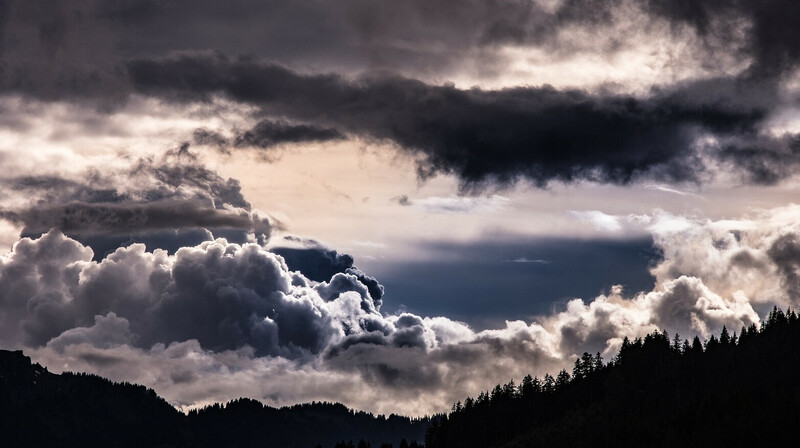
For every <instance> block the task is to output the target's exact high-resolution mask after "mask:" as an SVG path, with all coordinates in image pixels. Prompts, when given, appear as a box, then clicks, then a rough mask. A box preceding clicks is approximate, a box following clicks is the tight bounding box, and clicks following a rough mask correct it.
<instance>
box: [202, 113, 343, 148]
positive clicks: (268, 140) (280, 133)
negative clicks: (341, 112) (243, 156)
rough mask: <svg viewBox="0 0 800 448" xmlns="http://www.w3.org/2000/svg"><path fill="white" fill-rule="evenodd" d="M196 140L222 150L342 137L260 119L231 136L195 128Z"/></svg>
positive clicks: (306, 126)
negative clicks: (246, 128)
mask: <svg viewBox="0 0 800 448" xmlns="http://www.w3.org/2000/svg"><path fill="white" fill-rule="evenodd" d="M192 137H193V140H194V142H195V143H197V144H200V145H208V146H214V147H216V148H218V149H219V150H221V151H223V152H227V151H229V148H230V147H234V148H245V149H246V148H256V149H271V148H274V147H275V146H279V145H282V144H288V143H309V142H315V143H319V142H330V141H334V140H342V139H344V135H342V134H341V133H340V132H339V131H337V130H336V129H333V128H326V127H320V126H314V125H309V124H291V123H288V122H286V121H272V120H262V121H259V122H258V123H257V124H256V125H255V126H253V127H252V128H251V129H249V130H246V131H237V132H235V135H234V136H233V137H231V138H226V137H225V136H223V135H222V134H220V133H218V132H215V131H212V130H209V129H204V128H201V129H196V130H195V131H194V132H193V133H192Z"/></svg>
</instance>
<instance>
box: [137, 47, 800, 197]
mask: <svg viewBox="0 0 800 448" xmlns="http://www.w3.org/2000/svg"><path fill="white" fill-rule="evenodd" d="M129 69H130V73H131V76H132V78H133V80H134V83H135V85H136V86H137V87H138V88H139V89H140V91H142V92H147V93H150V94H154V95H161V96H164V97H166V98H171V99H177V100H187V99H188V100H199V99H203V98H206V97H208V96H210V95H215V94H223V95H226V96H228V97H230V98H233V99H235V100H237V101H242V102H246V103H250V104H255V105H258V106H260V107H261V108H262V109H263V110H264V111H265V112H268V113H271V114H277V115H283V116H289V117H292V118H296V119H299V120H304V121H311V122H319V123H322V124H324V125H329V126H332V127H335V128H337V129H341V130H343V131H345V132H348V133H352V134H355V135H362V136H364V137H367V138H374V139H380V140H388V141H391V142H395V143H397V144H398V145H399V146H400V147H401V148H403V149H405V150H407V151H409V152H411V153H412V154H415V155H417V156H419V157H421V161H420V164H419V174H420V175H421V176H422V177H427V176H431V175H434V174H436V173H453V174H456V175H457V176H459V178H460V179H462V181H463V183H464V185H465V186H466V187H470V186H479V185H480V184H481V183H483V182H487V181H495V182H500V183H506V182H510V181H513V180H516V179H519V178H526V179H529V180H531V181H533V182H534V183H536V184H538V185H541V186H543V185H546V184H547V183H549V182H551V181H564V182H570V181H574V180H583V179H588V180H594V181H598V182H612V183H627V182H630V181H631V180H633V179H635V178H637V176H652V177H656V178H660V179H664V180H669V181H695V182H696V181H701V180H705V179H706V178H708V177H709V171H710V170H712V169H713V168H717V167H715V166H712V167H709V166H706V165H707V164H708V163H709V162H707V161H706V158H710V159H711V162H710V163H712V164H723V165H725V166H733V167H735V168H736V169H737V170H738V172H739V173H740V174H741V175H742V176H743V177H744V178H745V179H746V180H747V181H752V182H756V183H774V182H776V181H778V180H780V179H782V178H784V177H785V176H787V175H789V174H790V173H791V167H793V166H795V165H796V163H797V162H798V160H797V156H796V153H797V151H796V148H797V146H798V137H797V136H796V135H784V136H780V137H775V136H772V135H771V134H769V133H767V132H766V130H765V129H764V128H763V126H764V120H765V119H766V118H768V117H769V115H770V113H771V111H772V108H773V107H775V106H776V105H777V104H779V103H780V101H779V100H778V95H777V93H776V91H775V86H774V85H772V84H770V83H768V82H761V81H752V80H744V79H717V80H712V81H699V82H696V83H687V84H684V85H681V86H678V87H673V88H669V89H662V90H658V91H654V92H653V93H652V95H651V96H649V97H646V98H637V97H633V96H625V95H602V94H591V93H588V92H585V91H580V90H567V91H564V90H556V89H553V88H551V87H546V86H545V87H538V88H533V87H530V88H529V87H520V88H509V89H503V90H497V91H485V90H480V89H472V90H459V89H456V88H453V87H448V86H432V85H428V84H424V83H422V82H420V81H416V80H412V79H407V78H401V77H398V76H392V75H388V74H376V75H370V76H365V77H362V78H359V79H357V80H353V81H351V80H346V79H344V78H342V77H339V76H336V75H301V74H298V73H296V72H293V71H291V70H288V69H286V68H283V67H281V66H278V65H274V64H265V63H256V62H251V61H247V60H241V59H237V60H229V59H227V58H225V57H224V56H221V55H205V56H203V55H187V56H181V57H175V58H170V59H162V60H140V61H136V62H132V63H131V64H130V66H129Z"/></svg>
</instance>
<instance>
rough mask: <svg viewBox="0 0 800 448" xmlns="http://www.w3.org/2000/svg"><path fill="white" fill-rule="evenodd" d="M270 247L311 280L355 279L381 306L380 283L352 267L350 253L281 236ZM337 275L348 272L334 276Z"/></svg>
mask: <svg viewBox="0 0 800 448" xmlns="http://www.w3.org/2000/svg"><path fill="white" fill-rule="evenodd" d="M270 250H271V251H272V252H274V253H276V254H278V255H280V256H282V257H283V258H284V260H285V261H286V264H287V266H288V267H289V269H291V270H294V271H298V272H301V273H303V275H305V276H306V277H308V278H309V279H310V280H313V281H316V282H325V281H327V280H329V279H338V281H339V282H341V281H343V279H346V278H347V279H349V278H354V279H356V280H357V281H358V282H360V283H361V284H363V285H364V286H366V287H367V291H368V293H369V296H370V300H371V302H372V303H373V304H374V306H375V307H376V308H380V306H381V303H382V298H383V293H384V288H383V285H381V284H380V283H378V280H377V279H375V278H374V277H370V276H368V275H367V274H365V273H363V272H362V271H361V270H360V269H358V268H357V267H356V266H355V264H354V263H355V259H354V258H353V256H352V255H349V254H343V253H339V252H337V251H336V250H334V249H330V248H328V247H326V246H325V245H323V244H322V243H320V242H318V241H315V240H310V239H302V238H298V237H292V236H284V238H283V239H282V240H281V241H276V242H273V243H272V244H271V245H270ZM337 274H347V275H345V276H339V277H337Z"/></svg>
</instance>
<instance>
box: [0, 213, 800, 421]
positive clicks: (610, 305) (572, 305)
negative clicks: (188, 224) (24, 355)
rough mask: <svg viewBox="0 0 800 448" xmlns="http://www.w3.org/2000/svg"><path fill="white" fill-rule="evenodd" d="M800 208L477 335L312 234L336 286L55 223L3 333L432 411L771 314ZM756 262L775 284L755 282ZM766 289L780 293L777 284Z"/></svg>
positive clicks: (10, 286) (176, 370)
mask: <svg viewBox="0 0 800 448" xmlns="http://www.w3.org/2000/svg"><path fill="white" fill-rule="evenodd" d="M796 208H797V207H793V208H790V209H786V210H775V211H770V212H765V213H764V214H763V215H762V216H759V217H757V218H758V221H754V222H758V223H760V224H762V225H760V226H758V225H749V226H748V225H745V224H746V222H745V221H742V226H741V227H739V228H738V229H735V228H736V227H737V226H733V227H731V225H730V224H729V223H725V224H724V226H723V225H721V224H720V223H714V222H709V221H693V222H692V225H691V227H688V228H685V229H683V230H670V231H663V232H661V233H659V234H656V235H655V238H656V244H657V245H658V247H659V248H660V249H661V250H662V251H663V253H664V260H663V261H662V262H661V263H659V264H658V265H656V266H655V267H654V268H653V271H654V274H656V276H657V279H658V282H657V284H656V286H655V288H654V289H653V290H652V291H644V292H636V293H633V294H631V295H627V294H625V293H624V292H623V290H622V287H619V286H615V287H613V288H611V291H610V292H609V293H607V294H603V295H600V296H598V297H595V298H593V299H591V300H588V301H584V300H581V299H574V300H571V301H569V302H568V303H567V304H566V307H565V309H564V310H563V311H560V312H557V313H554V314H551V315H546V316H541V317H539V318H537V319H536V320H534V321H532V322H529V323H526V322H522V321H509V322H506V324H505V326H504V327H500V328H497V329H489V330H484V331H479V332H478V331H475V330H473V329H471V328H470V327H469V326H468V325H466V324H464V323H461V322H457V321H454V320H452V319H448V318H446V317H433V318H427V317H421V316H417V315H415V314H412V313H407V312H406V313H399V314H396V315H387V314H382V313H381V312H380V311H379V310H378V308H377V307H376V306H375V302H374V301H373V300H372V298H371V295H370V290H369V287H368V285H367V284H365V283H364V282H362V280H361V279H360V278H359V277H358V276H357V275H355V274H353V273H352V271H348V268H346V267H345V266H346V265H348V264H349V260H348V259H346V257H345V256H342V255H340V254H338V253H336V252H335V251H330V250H327V251H326V250H324V248H322V247H319V246H318V245H315V244H314V243H313V242H308V241H303V240H296V241H295V243H296V246H299V247H301V248H306V250H309V251H310V252H307V253H300V255H301V256H299V260H300V261H307V260H311V259H314V260H317V261H318V262H319V260H320V257H322V258H326V259H327V260H328V261H327V263H328V264H327V265H325V263H323V265H324V266H328V267H327V269H329V270H330V271H329V272H333V274H332V275H331V277H330V278H328V279H327V280H324V281H314V280H311V279H309V278H308V277H306V276H305V275H303V274H302V273H301V272H299V271H292V270H290V267H289V266H287V264H286V263H285V260H284V258H283V257H282V256H280V255H277V254H275V253H273V252H270V251H269V250H267V249H265V248H264V247H262V246H259V245H257V244H244V245H238V244H232V243H228V242H226V241H224V240H216V241H213V242H203V243H201V244H200V245H198V246H195V247H184V248H182V249H180V250H178V251H177V252H176V253H175V254H173V255H170V254H168V253H166V252H165V251H160V250H159V251H155V252H147V251H145V250H144V247H143V246H142V245H132V246H130V247H127V248H120V249H117V250H116V251H115V252H114V253H113V254H111V255H109V256H108V257H106V258H105V259H103V260H102V261H100V262H97V261H92V252H91V250H90V249H89V248H87V247H85V246H83V245H82V244H80V243H79V242H77V241H75V240H73V239H70V238H68V237H66V236H64V235H63V234H62V233H60V232H58V231H51V232H48V233H47V234H45V235H43V236H42V237H41V238H39V239H27V238H24V239H22V240H20V241H19V242H18V243H17V244H16V245H15V246H14V248H13V250H12V252H10V253H9V254H7V255H6V256H5V257H3V259H2V262H0V310H2V313H1V314H0V336H2V340H3V341H4V344H5V345H6V346H17V347H27V348H28V349H29V350H30V351H32V353H33V354H34V356H35V357H36V358H37V359H39V360H42V361H45V362H46V364H47V365H50V366H61V367H58V368H71V369H81V370H88V371H92V372H96V373H100V374H103V375H107V376H110V377H112V378H113V379H117V380H126V381H139V382H143V383H145V384H147V385H148V386H152V387H155V388H156V389H157V390H158V391H159V392H161V393H163V394H164V395H165V396H167V397H168V398H169V399H170V400H172V401H173V402H175V403H176V404H180V405H184V406H197V405H201V404H204V403H208V402H210V401H213V400H226V399H230V398H235V397H237V396H240V395H246V396H252V397H256V398H260V399H263V400H265V401H267V402H270V403H272V404H288V403H292V402H296V401H302V400H308V399H322V398H325V399H332V400H338V401H343V402H345V403H348V404H350V405H353V406H356V407H359V408H362V409H369V410H374V411H379V412H387V411H390V410H391V411H394V412H407V413H410V414H414V415H418V414H420V413H426V412H434V411H440V410H443V409H446V408H447V407H449V405H450V404H451V403H452V402H453V401H455V400H459V399H463V397H464V396H465V395H468V394H473V395H474V394H475V393H477V392H478V391H480V390H481V389H483V388H486V387H489V386H491V385H492V384H495V383H497V382H502V381H508V379H511V378H516V379H519V378H520V377H521V376H523V375H524V374H527V373H530V372H533V373H536V374H539V375H542V374H543V373H545V372H551V373H552V372H554V371H556V370H558V369H560V368H569V367H570V366H571V364H572V361H573V358H574V356H576V355H577V354H579V353H582V352H583V351H591V352H594V351H600V352H602V353H603V355H604V356H605V357H606V358H607V359H608V357H610V356H612V355H613V354H614V353H615V352H616V350H617V349H618V347H619V344H621V341H622V338H623V337H625V336H628V337H635V336H641V335H644V334H646V333H648V332H651V331H653V330H657V329H662V328H665V329H667V330H669V331H678V332H680V333H681V335H683V336H684V337H691V336H693V335H695V334H696V335H700V336H701V337H708V336H709V335H711V334H713V333H716V332H718V331H720V329H721V328H722V326H723V325H724V326H727V327H728V328H729V329H731V331H733V330H736V329H738V328H741V327H742V326H748V325H750V324H752V323H758V322H759V312H758V311H757V309H762V312H764V311H766V307H771V306H772V305H774V304H783V303H786V301H787V300H788V301H789V303H794V301H795V300H796V298H795V297H793V295H792V294H793V293H792V292H791V291H792V290H791V289H786V290H784V289H782V287H781V286H780V285H789V286H791V285H795V284H796V283H797V279H796V277H797V276H796V275H794V274H795V273H796V265H798V263H797V262H796V260H794V258H796V257H795V253H796V252H797V253H800V250H795V249H796V248H794V246H795V245H796V244H795V243H796V241H795V240H796V239H797V236H796V235H797V234H800V233H798V232H800V231H797V229H792V230H786V229H785V227H782V226H779V224H780V223H785V222H786V220H787V219H790V217H791V216H795V215H796V214H797V210H796ZM654 219H659V218H658V217H655V218H654ZM751 224H753V223H751ZM723 227H727V229H725V228H723ZM787 235H788V236H787ZM296 248H297V247H296ZM289 253H291V252H289ZM309 253H313V254H314V256H313V257H312V256H310V255H308V254H309ZM743 254H746V255H743ZM714 255H716V256H714ZM337 260H339V262H342V263H341V265H340V266H335V263H336V261H337ZM304 266H308V267H309V271H310V272H313V271H314V266H315V265H314V264H313V263H312V264H310V265H304ZM324 266H323V267H324ZM775 267H777V268H778V269H775ZM322 271H323V269H321V268H319V267H318V269H317V275H322ZM342 271H343V272H342ZM753 272H758V273H759V275H763V276H764V277H765V281H764V282H763V283H760V284H753V282H752V281H751V277H752V276H751V274H752V273H753ZM770 275H771V276H773V277H772V278H769V277H770ZM318 278H319V277H318ZM770 282H771V283H773V284H777V285H778V286H775V285H772V286H771V289H766V288H767V287H769V286H770V285H769V283H770ZM781 291H787V292H784V293H783V295H775V294H776V293H780V292H781ZM289 384H291V386H288V385H289ZM398 403H399V404H398Z"/></svg>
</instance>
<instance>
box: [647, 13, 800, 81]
mask: <svg viewBox="0 0 800 448" xmlns="http://www.w3.org/2000/svg"><path fill="white" fill-rule="evenodd" d="M646 4H647V6H648V9H649V11H650V12H652V13H654V14H656V15H660V16H663V17H665V18H667V19H668V20H670V21H673V22H675V23H685V24H688V25H690V26H692V27H693V28H694V29H696V30H697V31H698V33H699V34H700V35H701V36H703V37H705V38H707V39H710V40H711V41H713V42H714V43H716V44H719V43H720V41H722V43H724V41H725V40H729V39H730V40H732V38H733V37H734V34H735V33H740V32H741V29H742V28H743V27H744V26H749V27H750V29H749V30H748V31H747V36H748V38H747V43H746V46H745V48H744V49H743V50H744V51H743V55H745V56H750V57H752V58H753V59H754V61H753V65H752V66H751V67H750V68H749V73H748V74H749V75H752V76H755V77H773V76H778V75H782V74H784V73H786V71H787V70H790V69H793V68H796V67H797V63H798V61H800V28H798V27H797V21H796V20H795V19H796V18H797V17H798V16H799V15H800V4H799V3H798V2H796V1H793V0H771V1H759V0H737V1H730V0H676V1H659V0H648V1H647V2H646Z"/></svg>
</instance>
